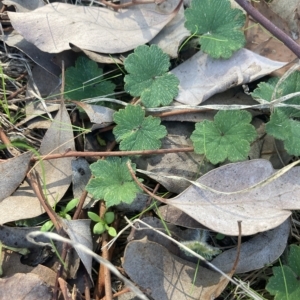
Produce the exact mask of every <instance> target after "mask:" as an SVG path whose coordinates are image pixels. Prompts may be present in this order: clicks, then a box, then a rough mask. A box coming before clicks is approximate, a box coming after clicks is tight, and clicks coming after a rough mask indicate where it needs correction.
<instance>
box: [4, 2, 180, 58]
mask: <svg viewBox="0 0 300 300" xmlns="http://www.w3.org/2000/svg"><path fill="white" fill-rule="evenodd" d="M181 2H182V0H180V1H179V2H178V3H180V4H181ZM176 13H177V11H176V10H175V11H173V12H169V14H161V13H157V12H155V11H153V10H151V9H150V10H149V9H147V6H139V7H136V6H135V7H131V8H129V9H124V10H122V11H119V12H115V11H112V10H109V9H106V8H102V7H90V6H79V5H70V4H65V3H51V4H48V5H45V6H44V7H41V8H39V9H36V10H34V11H32V12H28V13H13V12H8V15H9V18H10V21H11V23H12V26H13V27H14V29H15V30H17V31H18V32H19V33H20V34H21V35H22V36H23V37H24V38H25V39H26V40H27V41H29V42H31V43H33V44H34V45H35V46H37V47H38V48H39V49H40V50H42V51H45V52H50V53H58V52H61V51H63V50H67V49H70V45H69V43H72V44H74V45H76V46H78V47H79V48H82V49H86V50H91V51H95V52H100V53H110V54H113V53H122V52H126V51H129V50H132V49H134V48H136V47H137V46H139V45H142V44H145V43H147V42H149V41H150V40H151V39H153V37H155V36H156V35H157V34H158V33H159V32H160V31H161V30H162V28H164V26H165V25H166V24H167V23H169V22H170V21H171V20H172V19H173V18H174V17H175V15H176Z"/></svg>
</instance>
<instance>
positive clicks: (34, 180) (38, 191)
mask: <svg viewBox="0 0 300 300" xmlns="http://www.w3.org/2000/svg"><path fill="white" fill-rule="evenodd" d="M33 172H34V173H35V174H33ZM27 179H28V181H29V184H30V186H31V187H32V189H33V191H34V193H35V195H36V196H37V198H38V199H39V201H40V204H41V206H42V207H43V209H44V210H45V212H46V213H47V215H48V216H49V218H50V220H51V221H52V223H53V225H54V227H55V229H56V231H57V232H58V233H61V232H62V231H63V227H62V225H61V223H60V220H59V219H58V217H57V215H56V213H55V211H54V210H53V208H52V207H51V206H50V205H49V203H48V202H47V200H46V199H45V196H44V194H43V190H42V187H41V184H40V181H39V179H38V173H37V172H36V171H31V172H29V173H28V174H27Z"/></svg>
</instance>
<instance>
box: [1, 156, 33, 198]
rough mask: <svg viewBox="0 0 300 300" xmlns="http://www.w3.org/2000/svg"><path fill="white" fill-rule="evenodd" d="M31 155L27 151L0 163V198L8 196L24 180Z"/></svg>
mask: <svg viewBox="0 0 300 300" xmlns="http://www.w3.org/2000/svg"><path fill="white" fill-rule="evenodd" d="M31 156H32V152H30V151H28V152H26V153H23V154H21V155H20V156H17V157H14V158H11V159H8V160H6V161H4V162H2V163H0V174H1V180H0V200H3V199H5V198H6V197H8V196H10V195H11V194H12V193H13V192H14V191H15V190H16V189H17V187H18V186H19V185H20V184H21V182H22V181H23V180H24V178H25V175H26V173H27V171H28V166H29V162H30V158H31Z"/></svg>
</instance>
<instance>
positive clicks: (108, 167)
mask: <svg viewBox="0 0 300 300" xmlns="http://www.w3.org/2000/svg"><path fill="white" fill-rule="evenodd" d="M127 161H128V158H119V157H109V158H107V159H106V160H98V161H97V162H96V163H93V164H91V166H90V168H91V171H92V174H93V175H94V176H95V178H92V179H91V180H90V181H89V183H88V185H87V186H86V190H87V191H88V192H89V193H91V194H92V195H93V196H94V197H95V198H97V199H104V200H105V202H106V207H110V206H113V205H118V204H120V203H121V202H125V203H129V204H130V203H132V201H133V200H134V199H135V197H136V194H137V193H138V192H140V191H141V189H140V188H139V186H138V185H137V184H136V183H135V181H134V180H133V179H132V177H131V174H130V172H129V170H128V168H127V165H126V163H127ZM131 166H132V169H133V170H135V168H136V167H135V164H131Z"/></svg>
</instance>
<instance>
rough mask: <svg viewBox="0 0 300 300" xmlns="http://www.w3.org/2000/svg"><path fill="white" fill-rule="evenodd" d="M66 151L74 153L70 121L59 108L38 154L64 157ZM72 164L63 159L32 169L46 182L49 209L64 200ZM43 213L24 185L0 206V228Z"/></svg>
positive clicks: (67, 158)
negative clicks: (0, 225)
mask: <svg viewBox="0 0 300 300" xmlns="http://www.w3.org/2000/svg"><path fill="white" fill-rule="evenodd" d="M67 149H71V150H74V136H73V130H72V127H71V122H70V117H69V115H68V112H67V110H66V108H65V107H64V106H62V107H61V109H60V110H59V112H58V113H57V115H56V117H55V119H54V120H53V122H52V125H51V127H50V128H49V129H48V130H47V132H46V134H45V136H44V138H43V140H42V143H41V147H40V151H39V153H40V154H41V155H46V154H48V153H50V152H51V153H63V152H64V151H65V150H67ZM71 160H72V158H71V157H65V158H59V159H53V160H49V161H42V162H41V163H42V164H43V166H42V167H41V165H39V163H38V165H37V166H36V167H35V168H36V170H37V171H38V173H39V174H40V178H41V180H43V179H45V184H46V190H45V192H46V196H47V199H48V201H49V204H50V205H51V206H53V205H54V204H55V203H57V202H58V201H59V200H60V199H61V198H62V197H63V196H64V194H65V192H66V191H67V189H68V188H69V186H70V183H71V181H72V167H71ZM44 175H45V176H44ZM42 213H44V210H43V208H42V207H41V205H40V203H39V201H38V199H37V197H36V195H35V194H34V192H33V190H32V189H31V187H30V186H29V185H28V183H27V182H24V183H23V184H22V185H21V186H20V187H19V188H18V189H17V190H16V192H15V193H14V194H13V195H12V196H10V197H8V198H6V199H4V200H2V202H1V203H0V224H4V223H7V222H11V221H16V220H20V219H25V218H26V219H27V218H33V217H36V216H38V215H40V214H42Z"/></svg>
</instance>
